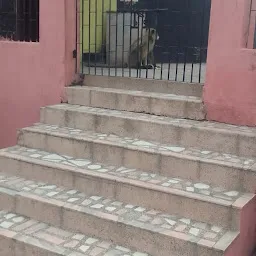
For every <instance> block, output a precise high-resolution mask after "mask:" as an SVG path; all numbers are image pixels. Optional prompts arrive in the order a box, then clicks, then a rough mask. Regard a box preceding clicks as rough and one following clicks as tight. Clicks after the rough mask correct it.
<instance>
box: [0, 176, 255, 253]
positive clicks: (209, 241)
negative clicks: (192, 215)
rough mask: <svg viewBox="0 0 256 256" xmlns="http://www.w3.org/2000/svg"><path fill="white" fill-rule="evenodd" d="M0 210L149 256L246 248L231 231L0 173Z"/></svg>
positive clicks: (221, 251) (240, 237) (241, 235)
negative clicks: (0, 208) (149, 255)
mask: <svg viewBox="0 0 256 256" xmlns="http://www.w3.org/2000/svg"><path fill="white" fill-rule="evenodd" d="M0 205H1V207H2V208H4V209H6V210H7V211H11V212H15V213H17V214H21V215H25V216H28V217H30V218H36V219H37V220H38V221H42V222H46V223H49V224H50V225H54V226H55V227H58V228H61V229H65V230H68V231H71V232H73V234H74V233H77V232H79V233H85V234H87V235H89V236H96V237H99V238H101V239H106V240H110V241H113V243H115V244H119V245H121V246H125V247H129V248H136V249H137V250H139V251H143V252H146V253H149V254H152V255H155V256H170V255H180V256H191V255H193V256H197V255H200V256H209V255H211V256H220V255H227V256H231V255H232V256H241V255H246V254H245V249H244V248H248V244H245V240H244V239H245V238H244V237H243V236H244V235H246V234H243V233H240V235H239V232H237V231H229V230H226V229H225V228H223V227H219V226H212V225H209V224H208V223H204V222H197V221H193V220H191V219H186V218H183V217H182V216H177V215H169V214H166V213H163V212H159V211H155V210H151V209H146V208H143V207H140V206H136V205H131V204H124V203H122V202H120V201H115V200H111V199H108V198H104V197H99V196H87V195H85V194H84V193H82V192H81V191H77V190H69V189H65V188H64V187H58V186H56V185H52V184H46V183H42V182H35V181H31V180H24V179H21V178H19V177H13V176H8V175H6V174H4V173H1V174H0ZM5 219H6V217H5ZM19 220H20V219H19ZM16 221H17V219H16ZM8 223H10V224H9V225H11V224H12V223H15V220H14V219H13V221H9V220H8V218H7V220H5V224H4V225H7V226H8ZM0 226H1V223H0ZM54 232H55V233H58V234H59V233H60V231H59V232H58V231H56V230H55V231H54ZM45 233H46V232H45ZM73 234H72V236H73ZM62 235H64V234H62ZM40 237H44V236H43V235H42V236H40ZM46 237H47V236H46ZM67 237H71V235H70V236H68V235H67ZM253 238H254V237H253ZM249 240H250V242H251V240H252V238H250V239H249ZM53 241H56V240H55V239H53ZM68 242H70V241H68ZM95 243H96V241H95ZM247 243H248V241H247ZM244 246H246V247H244ZM231 247H232V252H233V254H231V253H230V250H231ZM234 249H235V250H234ZM239 253H240V254H239ZM107 255H108V254H107ZM109 255H112V254H109ZM113 255H118V254H113ZM121 255H124V254H121ZM125 255H127V254H125ZM128 255H131V254H129V253H128ZM133 255H136V254H133Z"/></svg>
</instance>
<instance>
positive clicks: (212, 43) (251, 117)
mask: <svg viewBox="0 0 256 256" xmlns="http://www.w3.org/2000/svg"><path fill="white" fill-rule="evenodd" d="M250 2H251V0H235V1H234V0H225V1H223V0H212V10H211V22H210V35H209V45H208V59H207V73H206V82H205V87H204V102H205V105H206V111H207V118H208V119H209V120H215V121H220V122H226V123H231V124H238V125H249V126H255V125H256V50H253V49H248V47H250V48H251V47H252V40H253V33H252V31H253V30H254V25H251V26H249V20H250ZM255 5H256V0H253V6H255ZM252 15H254V13H252ZM252 20H253V19H252ZM252 24H255V20H253V23H252ZM249 30H250V31H251V32H250V33H249ZM248 34H249V35H250V36H249V42H248ZM247 43H248V44H247Z"/></svg>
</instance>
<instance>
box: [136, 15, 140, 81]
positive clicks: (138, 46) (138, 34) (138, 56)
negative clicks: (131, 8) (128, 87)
mask: <svg viewBox="0 0 256 256" xmlns="http://www.w3.org/2000/svg"><path fill="white" fill-rule="evenodd" d="M136 14H137V18H138V33H137V36H138V37H137V42H138V43H137V49H138V50H137V63H139V65H138V67H137V78H138V77H139V69H140V64H141V62H140V60H141V56H140V55H141V54H140V50H139V49H140V15H139V12H136Z"/></svg>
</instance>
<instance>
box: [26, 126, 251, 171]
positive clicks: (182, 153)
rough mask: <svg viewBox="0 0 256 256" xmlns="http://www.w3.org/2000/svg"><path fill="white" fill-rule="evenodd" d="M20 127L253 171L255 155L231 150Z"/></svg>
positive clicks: (78, 130)
mask: <svg viewBox="0 0 256 256" xmlns="http://www.w3.org/2000/svg"><path fill="white" fill-rule="evenodd" d="M22 130H23V131H30V132H34V133H42V134H51V135H53V136H57V137H66V138H72V139H76V140H81V141H90V142H95V143H102V144H110V145H115V146H118V147H124V148H129V149H134V150H141V151H144V152H150V153H152V152H153V153H158V154H162V155H166V156H168V155H169V156H170V155H172V156H175V157H178V158H185V159H191V160H195V161H201V162H206V163H214V164H218V165H222V166H227V167H235V168H240V169H242V170H246V171H253V172H255V171H256V158H252V157H241V156H237V155H233V154H226V153H219V152H215V151H211V150H204V149H201V148H200V149H199V148H194V147H193V148H192V147H183V146H182V145H178V146H177V145H173V144H163V143H159V142H156V141H148V140H140V139H136V138H130V137H121V136H117V135H113V134H103V133H97V132H93V131H84V130H80V129H74V128H69V127H59V126H57V125H48V124H41V123H37V124H35V125H33V126H31V127H27V128H23V129H22Z"/></svg>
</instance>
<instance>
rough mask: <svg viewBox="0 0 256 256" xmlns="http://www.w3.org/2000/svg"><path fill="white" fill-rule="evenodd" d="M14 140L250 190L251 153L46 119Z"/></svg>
mask: <svg viewBox="0 0 256 256" xmlns="http://www.w3.org/2000/svg"><path fill="white" fill-rule="evenodd" d="M18 144H19V145H20V146H25V147H30V148H37V149H41V150H45V151H48V152H55V153H59V154H66V155H70V156H74V157H75V158H89V159H92V160H93V161H95V162H100V163H107V164H113V165H116V166H125V167H128V168H136V169H140V170H144V171H148V172H153V173H158V174H161V175H164V176H173V177H178V178H182V179H189V180H191V181H196V182H206V183H209V184H211V185H216V186H221V187H225V188H227V189H234V190H238V191H248V192H252V193H254V192H255V184H256V172H255V171H256V159H255V158H245V157H238V156H236V155H231V154H222V153H218V152H214V151H205V150H202V149H197V148H185V147H182V146H176V145H171V144H161V143H157V142H152V141H144V140H138V139H132V138H129V137H119V136H117V135H107V134H102V133H95V132H92V131H82V130H79V129H73V128H67V127H62V128H60V127H58V126H56V125H45V124H37V125H35V126H32V127H29V128H25V129H22V130H20V132H19V135H18Z"/></svg>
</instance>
